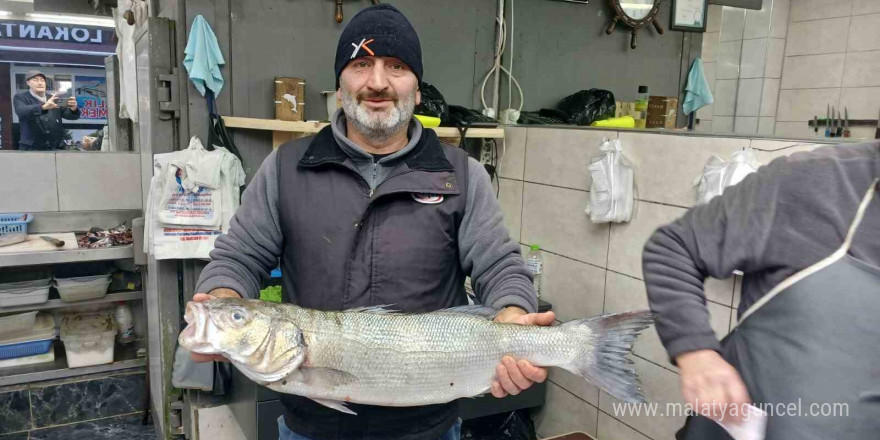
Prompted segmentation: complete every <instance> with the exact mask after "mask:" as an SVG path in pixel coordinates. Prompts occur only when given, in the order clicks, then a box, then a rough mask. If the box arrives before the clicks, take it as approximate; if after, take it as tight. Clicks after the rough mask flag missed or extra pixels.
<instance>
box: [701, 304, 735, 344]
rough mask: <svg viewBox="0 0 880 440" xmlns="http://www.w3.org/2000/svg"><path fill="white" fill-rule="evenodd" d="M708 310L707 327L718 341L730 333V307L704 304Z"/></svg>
mask: <svg viewBox="0 0 880 440" xmlns="http://www.w3.org/2000/svg"><path fill="white" fill-rule="evenodd" d="M706 307H708V308H709V325H711V326H712V330H714V331H715V336H716V337H717V338H718V340H719V341H720V340H721V339H723V338H724V337H725V336H727V333H728V332H730V310H731V308H730V307H726V306H722V305H718V304H715V303H713V302H710V303H706Z"/></svg>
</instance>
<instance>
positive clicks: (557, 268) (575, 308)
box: [541, 252, 605, 322]
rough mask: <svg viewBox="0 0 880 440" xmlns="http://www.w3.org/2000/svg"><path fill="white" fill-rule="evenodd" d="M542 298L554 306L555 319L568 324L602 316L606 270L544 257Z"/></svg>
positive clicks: (549, 255)
mask: <svg viewBox="0 0 880 440" xmlns="http://www.w3.org/2000/svg"><path fill="white" fill-rule="evenodd" d="M543 257H544V274H543V275H541V277H542V278H543V280H542V283H543V286H542V288H541V290H542V292H541V298H543V299H545V300H547V301H549V302H550V303H552V304H553V310H554V311H556V319H557V320H559V321H563V322H566V321H571V320H573V319H581V318H589V317H591V316H596V315H601V314H602V304H603V303H604V302H605V269H602V268H599V267H596V266H591V265H589V264H585V263H581V262H579V261H574V260H571V259H568V258H565V257H560V256H558V255H554V254H551V253H549V252H544V253H543Z"/></svg>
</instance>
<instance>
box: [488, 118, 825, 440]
mask: <svg viewBox="0 0 880 440" xmlns="http://www.w3.org/2000/svg"><path fill="white" fill-rule="evenodd" d="M604 137H608V138H619V139H620V140H621V142H622V146H623V149H624V152H625V154H626V155H627V157H629V158H630V159H631V160H632V161H633V162H634V163H635V165H636V168H637V171H636V184H637V186H638V199H639V201H638V208H637V209H638V210H637V212H636V214H635V216H634V218H633V220H632V221H631V222H629V223H625V224H614V225H609V224H598V225H597V224H593V223H591V222H590V220H589V218H588V216H587V215H586V214H585V213H584V208H585V207H586V205H587V202H588V200H589V192H588V190H589V185H590V180H589V173H588V172H587V167H588V165H589V158H590V156H593V155H595V154H597V152H598V146H599V143H600V142H601V141H602V139H603V138H604ZM745 147H752V148H755V149H757V150H758V157H759V160H760V161H761V162H762V163H767V162H769V161H770V160H771V159H772V158H774V157H776V156H780V155H783V154H789V153H791V152H793V151H800V150H807V149H812V148H814V147H815V145H806V144H795V143H791V142H780V141H767V140H761V141H759V140H754V141H752V140H749V139H736V138H716V137H708V136H707V137H702V136H680V135H671V134H658V133H637V132H627V131H623V132H617V131H601V130H593V129H553V128H525V127H515V128H508V129H507V130H506V141H505V149H506V152H505V153H504V155H503V156H502V159H501V166H500V168H499V176H500V179H499V182H500V191H501V192H500V204H501V207H502V209H503V210H504V217H505V224H506V225H507V227H508V228H509V230H510V233H511V236H512V237H513V238H514V239H515V240H518V241H519V242H520V243H521V244H523V245H527V244H539V245H541V248H542V249H544V261H545V274H544V280H543V283H544V292H543V295H544V298H545V299H546V300H548V301H550V302H551V303H553V306H554V310H556V312H557V319H559V320H560V321H568V320H571V319H575V318H580V317H588V316H593V315H597V314H601V313H611V312H623V311H627V310H635V309H644V308H646V307H647V306H648V302H647V297H646V294H645V287H644V283H643V281H642V277H643V275H642V269H641V252H642V247H643V246H644V244H645V242H646V240H647V239H648V237H649V236H650V235H651V233H653V231H654V230H655V229H656V228H657V227H658V226H660V225H663V224H665V223H668V222H670V221H673V220H674V219H676V218H677V217H679V216H680V215H682V214H683V213H684V212H685V211H686V209H687V208H689V207H691V206H692V205H693V201H694V192H693V188H692V186H691V185H692V182H693V180H694V178H695V177H696V176H698V175H699V174H700V172H701V171H702V168H703V165H704V164H705V163H706V160H707V159H709V157H710V156H711V155H712V154H718V155H720V156H722V157H725V158H727V157H728V156H729V155H730V154H731V153H732V152H734V151H737V150H739V149H742V148H745ZM736 284H737V283H736V282H735V280H733V279H728V280H710V281H709V282H708V285H707V291H708V292H707V293H708V299H709V303H708V307H709V310H710V313H711V324H712V326H713V328H714V329H715V331H716V333H717V334H718V337H719V338H721V337H723V336H724V335H725V334H726V333H727V332H728V330H729V328H730V327H731V323H732V322H733V321H734V308H735V307H736V305H737V304H738V302H739V300H738V296H737V295H736V292H735V291H736V288H737V286H736ZM634 351H635V355H634V357H633V358H634V361H635V363H636V366H637V368H638V371H639V375H640V377H641V379H642V382H643V385H644V388H645V390H646V394H647V398H648V400H649V401H651V402H660V403H661V406H662V404H664V403H665V402H681V401H682V399H681V395H680V393H679V389H678V374H677V372H676V369H675V367H673V366H672V365H671V364H670V363H669V362H668V359H667V356H666V352H665V350H664V349H663V347H662V346H661V344H660V341H659V338H658V336H657V334H656V332H655V331H654V330H653V329H651V330H649V331H648V332H647V333H646V334H645V335H644V336H642V337H641V338H639V340H638V342H637V343H636V345H635V349H634ZM548 385H549V386H548V395H547V404H546V405H545V406H544V408H543V410H542V411H541V412H540V413H538V414H537V415H536V424H537V430H538V433H539V434H540V435H541V436H545V437H546V436H551V435H556V434H562V433H567V432H572V431H584V432H587V433H589V434H591V435H593V436H597V438H598V439H599V440H635V439H638V440H644V439H646V438H650V439H664V440H667V439H672V438H673V434H674V433H675V431H676V430H677V429H678V428H679V427H681V425H682V423H683V422H684V418H682V417H661V416H656V417H649V416H645V415H642V416H632V415H630V416H615V413H614V409H613V407H612V403H613V402H616V400H615V399H613V398H611V397H609V396H608V395H607V394H605V393H603V392H600V391H599V390H598V389H597V388H596V387H594V386H592V385H590V384H588V383H587V382H586V381H584V380H582V379H581V378H579V377H577V376H574V375H573V374H571V373H568V372H566V371H563V370H559V369H553V370H552V371H551V374H550V383H549V384H548Z"/></svg>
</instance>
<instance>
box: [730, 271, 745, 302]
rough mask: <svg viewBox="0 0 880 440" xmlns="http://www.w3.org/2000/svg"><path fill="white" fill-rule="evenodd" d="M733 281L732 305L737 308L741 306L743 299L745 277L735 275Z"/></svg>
mask: <svg viewBox="0 0 880 440" xmlns="http://www.w3.org/2000/svg"><path fill="white" fill-rule="evenodd" d="M733 281H734V284H733V304H731V306H732V307H733V308H734V309H736V308H738V307H739V302H740V300H742V287H743V277H742V276H741V275H734V277H733Z"/></svg>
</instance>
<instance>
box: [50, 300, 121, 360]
mask: <svg viewBox="0 0 880 440" xmlns="http://www.w3.org/2000/svg"><path fill="white" fill-rule="evenodd" d="M115 336H116V322H115V320H114V319H113V316H111V315H109V314H106V313H101V314H72V315H66V316H64V318H62V321H61V341H63V342H64V350H65V351H66V352H67V366H68V367H70V368H77V367H87V366H89V365H101V364H111V363H113V339H114V337H115Z"/></svg>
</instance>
